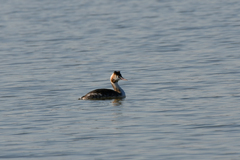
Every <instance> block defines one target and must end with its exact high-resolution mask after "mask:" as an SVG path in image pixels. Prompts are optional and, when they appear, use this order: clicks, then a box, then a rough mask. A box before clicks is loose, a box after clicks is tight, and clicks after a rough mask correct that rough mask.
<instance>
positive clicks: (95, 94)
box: [79, 71, 126, 100]
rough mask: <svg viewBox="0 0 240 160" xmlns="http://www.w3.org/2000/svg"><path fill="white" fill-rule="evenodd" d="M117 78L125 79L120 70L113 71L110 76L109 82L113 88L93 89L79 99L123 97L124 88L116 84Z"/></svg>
mask: <svg viewBox="0 0 240 160" xmlns="http://www.w3.org/2000/svg"><path fill="white" fill-rule="evenodd" d="M119 80H125V81H126V79H124V78H123V77H122V75H121V73H120V71H114V72H113V74H112V75H111V77H110V82H111V84H112V87H113V89H114V90H111V89H95V90H93V91H91V92H89V93H87V94H86V95H85V96H82V97H81V98H79V100H82V99H83V100H84V99H91V100H94V99H114V98H125V97H126V95H125V92H124V90H123V89H122V88H121V87H120V86H119V85H118V81H119Z"/></svg>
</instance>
